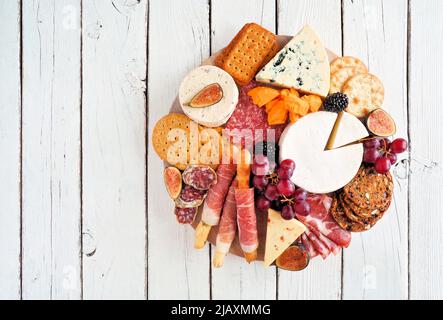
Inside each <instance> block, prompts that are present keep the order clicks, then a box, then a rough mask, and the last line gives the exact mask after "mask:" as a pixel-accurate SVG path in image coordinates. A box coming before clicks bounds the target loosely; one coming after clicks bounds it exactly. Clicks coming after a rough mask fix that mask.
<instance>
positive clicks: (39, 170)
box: [22, 0, 81, 299]
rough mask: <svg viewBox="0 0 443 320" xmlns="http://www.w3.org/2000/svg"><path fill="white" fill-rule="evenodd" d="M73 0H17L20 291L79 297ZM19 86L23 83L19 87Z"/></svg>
mask: <svg viewBox="0 0 443 320" xmlns="http://www.w3.org/2000/svg"><path fill="white" fill-rule="evenodd" d="M66 8H69V9H70V10H71V12H70V13H69V14H71V15H72V16H73V17H76V18H77V20H78V18H79V16H80V2H79V1H73V0H66V1H57V2H49V1H37V2H30V1H25V2H23V8H22V10H23V56H22V66H23V78H22V80H23V84H22V88H23V104H22V110H23V111H22V112H23V126H22V141H23V142H22V148H23V156H22V164H23V168H22V176H23V189H22V191H23V196H22V217H23V218H22V221H23V224H22V228H23V231H22V241H23V242H22V248H23V258H22V290H23V291H22V296H23V298H24V299H37V298H44V299H79V298H80V297H81V282H80V274H81V271H80V270H81V264H80V247H81V245H80V238H81V237H80V220H81V218H80V217H81V213H80V203H81V201H80V108H79V107H80V95H81V92H80V29H79V26H74V25H70V24H68V23H67V21H66V19H67V18H68V17H67V16H66V14H67V10H66ZM25 88H26V89H25Z"/></svg>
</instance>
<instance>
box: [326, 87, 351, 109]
mask: <svg viewBox="0 0 443 320" xmlns="http://www.w3.org/2000/svg"><path fill="white" fill-rule="evenodd" d="M348 103H349V99H348V96H347V95H345V94H344V93H340V92H336V93H333V94H331V95H329V96H327V97H326V99H325V101H324V102H323V108H325V110H326V111H330V112H337V113H338V112H341V111H343V110H345V109H346V108H347V106H348Z"/></svg>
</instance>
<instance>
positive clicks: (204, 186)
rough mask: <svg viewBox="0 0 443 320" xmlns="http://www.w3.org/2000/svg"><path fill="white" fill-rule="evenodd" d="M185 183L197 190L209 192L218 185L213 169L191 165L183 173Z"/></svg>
mask: <svg viewBox="0 0 443 320" xmlns="http://www.w3.org/2000/svg"><path fill="white" fill-rule="evenodd" d="M183 182H184V183H185V184H187V185H190V186H191V187H194V188H195V189H197V190H208V189H209V188H210V187H211V186H212V185H214V184H215V183H217V174H216V173H215V171H214V170H213V169H212V168H211V167H208V166H203V165H191V166H188V167H187V168H186V170H185V171H183Z"/></svg>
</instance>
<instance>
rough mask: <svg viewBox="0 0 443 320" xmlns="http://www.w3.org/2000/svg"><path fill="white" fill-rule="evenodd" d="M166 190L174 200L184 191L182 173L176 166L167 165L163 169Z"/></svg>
mask: <svg viewBox="0 0 443 320" xmlns="http://www.w3.org/2000/svg"><path fill="white" fill-rule="evenodd" d="M163 179H164V181H165V186H166V190H167V191H168V194H169V196H170V197H171V199H172V200H175V199H177V198H178V196H179V195H180V192H181V191H182V174H181V172H180V170H178V169H177V168H176V167H167V168H165V170H164V171H163Z"/></svg>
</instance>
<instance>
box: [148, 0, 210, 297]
mask: <svg viewBox="0 0 443 320" xmlns="http://www.w3.org/2000/svg"><path fill="white" fill-rule="evenodd" d="M184 17H186V18H184ZM208 55H209V7H208V3H207V1H206V0H198V1H195V0H192V1H191V0H186V1H172V0H168V1H164V0H151V1H150V9H149V66H148V70H149V80H148V81H149V82H148V88H149V94H148V97H149V104H148V106H149V157H148V176H149V182H148V246H149V250H148V266H149V268H148V298H149V299H208V298H209V297H210V287H209V283H210V280H209V254H208V249H204V250H199V251H198V250H195V249H194V247H193V244H194V230H193V229H192V228H191V227H189V226H182V225H179V224H178V223H177V222H176V219H175V217H174V214H173V208H174V206H173V203H172V201H171V200H170V199H169V197H168V194H167V192H166V189H165V187H164V183H163V176H162V172H163V162H162V161H161V160H160V159H159V158H158V156H157V154H156V153H155V151H154V149H153V148H152V143H151V139H152V137H151V133H152V129H153V128H154V125H155V123H156V122H157V120H158V119H159V118H160V117H162V116H164V115H165V114H167V113H168V112H169V109H170V107H171V105H172V104H173V102H174V100H175V99H176V96H177V92H178V87H179V85H180V82H181V80H182V79H183V77H184V76H185V75H186V74H187V73H188V72H189V71H191V70H192V69H193V68H194V67H196V66H198V65H200V63H201V62H202V61H203V60H204V59H206V58H207V57H208ZM165 284H169V285H165ZM171 285H172V286H171Z"/></svg>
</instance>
